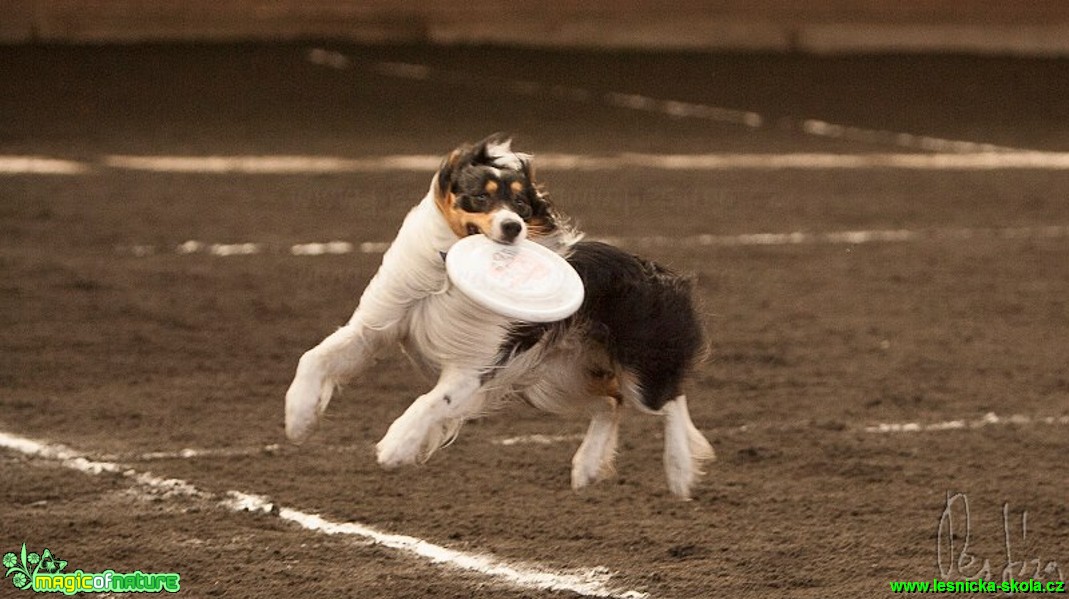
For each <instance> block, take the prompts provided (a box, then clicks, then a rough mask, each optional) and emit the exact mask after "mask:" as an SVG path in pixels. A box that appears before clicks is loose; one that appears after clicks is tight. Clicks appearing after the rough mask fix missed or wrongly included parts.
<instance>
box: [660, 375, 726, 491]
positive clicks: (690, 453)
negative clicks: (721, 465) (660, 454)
mask: <svg viewBox="0 0 1069 599" xmlns="http://www.w3.org/2000/svg"><path fill="white" fill-rule="evenodd" d="M661 413H662V414H663V415H664V470H665V474H666V476H667V477H668V488H669V489H670V490H671V491H672V493H675V494H676V495H678V496H679V497H681V498H683V499H689V498H690V492H691V489H692V488H693V487H694V484H695V483H697V482H698V478H700V477H701V476H702V474H704V472H702V463H703V462H706V461H709V460H713V459H715V458H716V453H715V452H714V451H713V446H712V445H710V444H709V441H708V440H707V439H706V438H705V436H704V435H702V433H701V431H699V430H698V428H697V427H696V426H694V422H693V421H691V419H690V412H689V411H688V410H687V396H685V395H680V396H678V397H676V398H675V399H672V400H669V401H668V402H667V403H665V404H664V407H663V408H661Z"/></svg>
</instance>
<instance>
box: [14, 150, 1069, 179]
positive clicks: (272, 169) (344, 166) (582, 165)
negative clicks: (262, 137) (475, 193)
mask: <svg viewBox="0 0 1069 599" xmlns="http://www.w3.org/2000/svg"><path fill="white" fill-rule="evenodd" d="M441 162H442V157H441V156H438V155H431V154H397V155H388V156H377V157H365V158H344V157H340V156H286V155H278V156H255V155H249V156H128V155H109V156H105V157H103V158H102V159H101V165H102V166H103V167H105V168H110V169H118V170H132V171H145V172H154V173H190V174H206V175H233V174H241V175H311V174H343V173H385V172H419V173H433V172H434V171H435V170H436V169H437V168H438V167H439V165H441ZM535 163H536V164H537V166H538V168H539V169H541V170H549V171H555V170H556V171H615V170H622V169H653V170H667V171H694V172H700V171H737V170H761V171H784V170H867V169H897V170H916V171H999V170H1045V171H1065V170H1069V152H1031V151H1013V152H1011V151H1003V152H993V151H987V152H976V153H961V152H942V153H870V154H835V153H821V152H789V153H780V154H761V153H757V154H737V153H707V154H648V153H634V152H624V153H619V154H611V155H604V156H598V155H589V154H569V153H553V152H547V153H542V154H538V155H536V156H535ZM89 170H90V169H89V167H88V166H85V167H84V169H83V171H81V172H88V171H89ZM0 172H2V171H0ZM70 174H76V173H70Z"/></svg>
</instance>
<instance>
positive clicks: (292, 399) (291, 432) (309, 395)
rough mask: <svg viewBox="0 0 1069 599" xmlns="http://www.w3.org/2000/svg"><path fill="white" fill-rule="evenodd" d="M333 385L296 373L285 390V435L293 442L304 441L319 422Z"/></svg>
mask: <svg viewBox="0 0 1069 599" xmlns="http://www.w3.org/2000/svg"><path fill="white" fill-rule="evenodd" d="M331 391H333V386H332V385H329V384H327V383H323V382H319V381H316V380H314V379H313V378H312V377H307V376H301V375H300V374H298V376H297V377H295V378H294V379H293V383H291V384H290V388H289V390H288V391H286V437H287V438H288V439H289V440H290V441H292V442H294V443H301V442H303V441H305V440H306V439H307V438H308V437H309V435H311V434H312V431H314V430H315V427H316V425H317V424H319V417H320V416H321V415H322V414H323V411H324V410H326V407H327V403H328V402H329V401H330V395H331Z"/></svg>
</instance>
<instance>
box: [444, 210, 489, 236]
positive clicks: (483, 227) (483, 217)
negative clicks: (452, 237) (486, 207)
mask: <svg viewBox="0 0 1069 599" xmlns="http://www.w3.org/2000/svg"><path fill="white" fill-rule="evenodd" d="M458 212H459V213H460V223H461V232H460V233H457V235H458V236H460V237H467V236H468V225H475V226H476V227H478V229H479V232H480V233H482V234H484V235H489V234H490V231H491V230H492V229H493V225H494V214H493V213H492V212H491V213H485V212H464V211H463V210H458ZM454 232H456V230H454Z"/></svg>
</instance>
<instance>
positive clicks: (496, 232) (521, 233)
mask: <svg viewBox="0 0 1069 599" xmlns="http://www.w3.org/2000/svg"><path fill="white" fill-rule="evenodd" d="M525 237H527V225H526V223H524V222H523V219H522V218H520V217H519V215H518V214H516V213H515V212H512V211H509V210H499V211H498V212H497V214H495V215H494V219H493V227H492V230H491V231H490V238H491V239H493V240H494V241H497V242H500V243H516V242H517V241H520V240H522V239H524V238H525Z"/></svg>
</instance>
